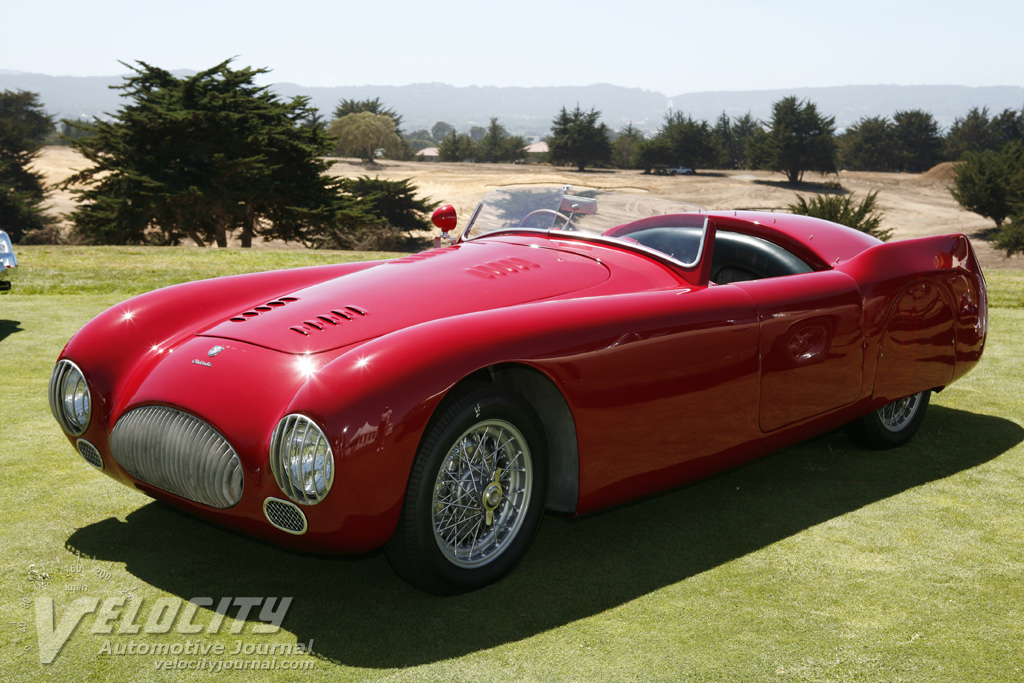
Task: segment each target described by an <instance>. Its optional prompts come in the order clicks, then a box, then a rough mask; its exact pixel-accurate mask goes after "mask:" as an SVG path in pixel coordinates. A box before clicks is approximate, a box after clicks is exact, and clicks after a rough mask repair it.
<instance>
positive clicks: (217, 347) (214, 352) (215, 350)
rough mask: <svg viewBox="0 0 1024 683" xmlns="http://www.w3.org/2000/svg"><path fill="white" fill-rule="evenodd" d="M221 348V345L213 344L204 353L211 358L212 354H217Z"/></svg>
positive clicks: (222, 348)
mask: <svg viewBox="0 0 1024 683" xmlns="http://www.w3.org/2000/svg"><path fill="white" fill-rule="evenodd" d="M223 350H224V347H223V346H214V347H213V348H212V349H210V350H209V351H207V352H206V355H207V356H209V357H210V358H213V357H214V356H216V355H219V354H220V352H221V351H223Z"/></svg>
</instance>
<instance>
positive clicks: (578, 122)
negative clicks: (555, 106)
mask: <svg viewBox="0 0 1024 683" xmlns="http://www.w3.org/2000/svg"><path fill="white" fill-rule="evenodd" d="M600 118H601V112H599V111H597V110H596V109H591V110H590V111H583V110H581V109H580V106H579V105H578V104H577V105H576V108H575V109H574V110H573V111H571V112H570V111H567V110H566V109H565V107H562V111H561V112H559V114H558V116H556V117H555V120H554V121H553V122H552V125H551V137H550V138H549V139H548V150H549V152H550V155H551V161H552V162H554V163H556V164H571V165H573V166H575V167H576V169H577V170H579V171H583V170H584V169H585V168H586V167H587V166H595V165H601V164H606V163H608V162H609V161H610V160H611V157H612V143H611V139H610V138H609V135H608V126H606V125H605V124H603V123H600V121H599V119H600Z"/></svg>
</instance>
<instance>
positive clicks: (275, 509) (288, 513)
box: [263, 498, 306, 534]
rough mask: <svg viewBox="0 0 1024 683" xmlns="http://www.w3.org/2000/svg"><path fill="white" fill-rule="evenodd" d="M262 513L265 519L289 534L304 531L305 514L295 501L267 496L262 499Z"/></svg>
mask: <svg viewBox="0 0 1024 683" xmlns="http://www.w3.org/2000/svg"><path fill="white" fill-rule="evenodd" d="M263 514H265V515H266V516H267V520H269V521H270V523H271V524H273V525H274V526H276V527H277V528H278V529H281V530H282V531H287V532H288V533H290V534H304V533H306V515H304V514H302V510H301V509H300V508H299V506H298V505H296V504H295V503H290V502H288V501H287V500H281V499H280V498H267V499H266V500H265V501H263Z"/></svg>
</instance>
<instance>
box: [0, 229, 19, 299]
mask: <svg viewBox="0 0 1024 683" xmlns="http://www.w3.org/2000/svg"><path fill="white" fill-rule="evenodd" d="M17 268H18V257H17V256H15V255H14V245H13V244H11V238H10V237H8V236H7V233H6V232H4V231H3V230H0V292H6V291H7V290H9V289H10V288H11V279H10V278H11V275H13V274H14V271H15V270H16V269H17Z"/></svg>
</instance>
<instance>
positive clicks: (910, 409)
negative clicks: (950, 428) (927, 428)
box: [846, 391, 931, 450]
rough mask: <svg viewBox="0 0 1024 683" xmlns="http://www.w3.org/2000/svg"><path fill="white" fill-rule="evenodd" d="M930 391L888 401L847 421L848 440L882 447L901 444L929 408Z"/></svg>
mask: <svg viewBox="0 0 1024 683" xmlns="http://www.w3.org/2000/svg"><path fill="white" fill-rule="evenodd" d="M930 396H931V392H930V391H922V392H921V393H919V394H913V395H912V396H907V397H906V398H901V399H897V400H895V401H893V402H892V403H887V404H886V405H884V406H882V407H881V408H879V409H878V410H875V411H873V412H870V413H868V414H867V415H865V416H864V417H862V418H860V419H857V420H854V421H853V422H851V423H850V424H849V425H847V428H846V429H847V433H848V434H849V435H850V440H851V441H853V442H854V443H856V444H857V445H859V446H864V447H866V448H874V449H875V450H885V449H888V448H895V447H897V446H902V445H903V444H905V443H907V442H908V441H910V439H911V438H912V437H913V436H914V434H915V433H916V432H917V429H918V427H920V426H921V422H923V421H924V415H925V413H926V412H927V410H928V399H929V398H930Z"/></svg>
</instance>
